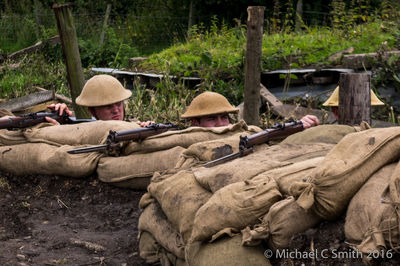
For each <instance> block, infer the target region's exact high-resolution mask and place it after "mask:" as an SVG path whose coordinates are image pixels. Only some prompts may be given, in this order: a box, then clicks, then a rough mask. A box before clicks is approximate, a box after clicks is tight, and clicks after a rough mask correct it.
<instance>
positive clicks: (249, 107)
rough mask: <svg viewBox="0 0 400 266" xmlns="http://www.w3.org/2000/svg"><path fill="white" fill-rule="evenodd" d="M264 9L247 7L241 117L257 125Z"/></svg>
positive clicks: (248, 122) (258, 120)
mask: <svg viewBox="0 0 400 266" xmlns="http://www.w3.org/2000/svg"><path fill="white" fill-rule="evenodd" d="M264 10H265V7H263V6H250V7H248V8H247V14H248V17H247V43H246V70H245V80H244V101H243V118H244V120H245V121H246V123H247V124H249V125H259V123H260V115H259V111H260V79H261V77H260V75H261V48H262V36H263V24H264Z"/></svg>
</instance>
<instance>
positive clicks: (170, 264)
mask: <svg viewBox="0 0 400 266" xmlns="http://www.w3.org/2000/svg"><path fill="white" fill-rule="evenodd" d="M139 256H140V257H141V258H143V259H144V260H145V261H146V263H149V264H153V265H163V266H184V265H187V263H186V262H185V260H183V259H180V258H178V257H176V256H175V255H174V254H172V253H170V252H168V251H167V250H166V249H165V248H164V247H163V246H162V245H160V244H159V243H158V242H157V241H156V239H155V238H154V237H153V235H152V234H151V233H149V232H147V231H142V232H141V233H140V234H139Z"/></svg>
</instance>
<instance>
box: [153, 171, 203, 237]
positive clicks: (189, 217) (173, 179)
mask: <svg viewBox="0 0 400 266" xmlns="http://www.w3.org/2000/svg"><path fill="white" fill-rule="evenodd" d="M147 189H148V191H149V192H150V194H151V196H152V197H154V198H155V199H156V200H157V202H159V203H160V205H161V208H162V210H163V212H164V213H165V215H166V216H167V217H168V220H169V221H170V222H171V224H172V226H173V227H174V228H176V229H177V230H178V232H179V233H180V234H181V236H182V239H183V241H184V243H186V242H187V240H188V239H189V237H190V235H191V233H192V227H193V221H194V217H195V214H196V212H197V210H198V209H199V208H200V207H201V206H202V205H203V204H204V203H205V202H207V200H208V199H209V198H210V197H211V193H210V192H208V191H207V190H205V189H204V188H203V187H202V186H200V185H199V184H198V183H197V181H196V179H195V178H194V175H193V173H192V172H191V171H187V170H182V171H179V172H178V173H176V174H164V175H158V174H157V173H155V174H154V176H153V177H152V179H151V183H150V185H149V186H148V188H147Z"/></svg>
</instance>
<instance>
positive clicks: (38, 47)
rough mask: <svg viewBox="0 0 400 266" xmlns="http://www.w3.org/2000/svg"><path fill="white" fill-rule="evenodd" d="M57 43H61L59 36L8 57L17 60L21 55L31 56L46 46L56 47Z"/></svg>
mask: <svg viewBox="0 0 400 266" xmlns="http://www.w3.org/2000/svg"><path fill="white" fill-rule="evenodd" d="M57 43H60V37H59V36H58V35H56V36H53V37H51V38H49V39H47V40H46V41H44V42H42V41H40V42H37V43H36V44H34V45H32V46H29V47H26V48H24V49H22V50H19V51H16V52H14V53H11V54H9V55H7V58H8V59H13V60H15V59H16V58H18V57H20V56H21V55H25V54H31V53H34V52H37V51H39V50H40V49H42V48H43V47H44V46H45V44H49V45H56V44H57Z"/></svg>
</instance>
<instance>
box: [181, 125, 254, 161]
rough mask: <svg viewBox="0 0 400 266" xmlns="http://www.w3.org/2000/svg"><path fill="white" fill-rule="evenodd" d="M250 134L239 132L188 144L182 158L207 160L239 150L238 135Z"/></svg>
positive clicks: (248, 133)
mask: <svg viewBox="0 0 400 266" xmlns="http://www.w3.org/2000/svg"><path fill="white" fill-rule="evenodd" d="M247 135H250V132H240V133H236V134H234V135H232V136H229V137H226V138H222V139H216V140H209V141H202V142H199V143H194V144H192V145H190V146H189V147H188V148H187V149H186V150H185V151H184V152H183V154H182V157H184V158H194V159H195V160H196V162H203V163H204V162H208V161H212V160H215V159H218V158H221V157H223V156H225V155H228V154H231V153H234V152H237V151H239V140H240V136H247Z"/></svg>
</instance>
